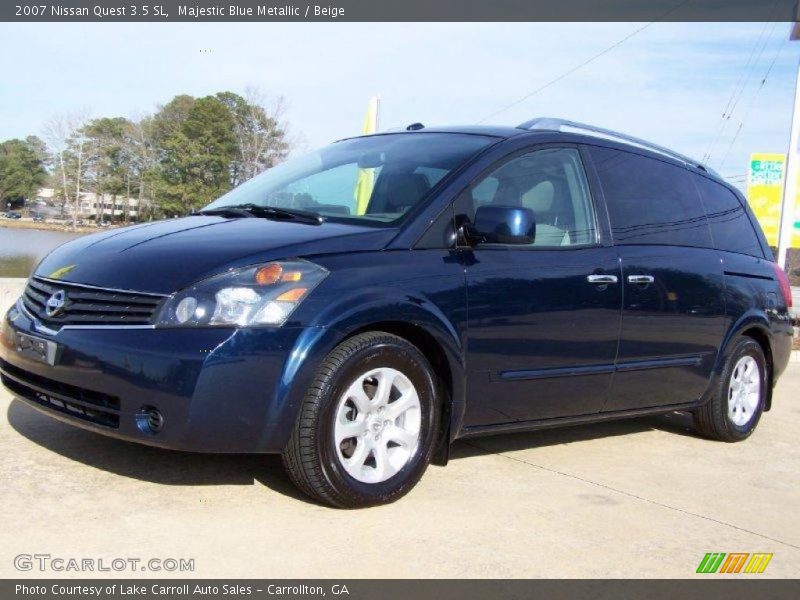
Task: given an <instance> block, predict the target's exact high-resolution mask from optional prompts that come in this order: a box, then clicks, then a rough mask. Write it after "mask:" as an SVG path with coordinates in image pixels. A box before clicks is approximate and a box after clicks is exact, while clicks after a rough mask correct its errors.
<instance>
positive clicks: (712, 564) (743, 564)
mask: <svg viewBox="0 0 800 600" xmlns="http://www.w3.org/2000/svg"><path fill="white" fill-rule="evenodd" d="M771 560H772V554H771V553H770V554H768V553H766V552H754V553H752V554H750V553H749V552H730V553H728V554H726V553H725V552H708V553H706V555H705V556H704V557H703V560H701V561H700V564H699V565H698V567H697V572H698V573H720V574H721V573H763V572H764V571H765V570H766V568H767V565H768V564H769V561H771Z"/></svg>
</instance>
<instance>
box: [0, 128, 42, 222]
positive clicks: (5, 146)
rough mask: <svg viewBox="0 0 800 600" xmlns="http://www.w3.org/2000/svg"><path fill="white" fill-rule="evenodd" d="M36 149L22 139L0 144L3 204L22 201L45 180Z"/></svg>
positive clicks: (0, 197)
mask: <svg viewBox="0 0 800 600" xmlns="http://www.w3.org/2000/svg"><path fill="white" fill-rule="evenodd" d="M37 150H38V148H36V147H35V146H34V145H32V144H31V143H30V142H28V141H23V140H8V141H5V142H3V143H2V144H0V201H1V202H2V205H3V206H5V205H7V204H9V203H14V204H19V203H21V202H23V201H24V200H25V199H26V198H29V197H30V196H33V195H34V194H35V193H36V190H37V189H38V188H39V187H40V186H41V185H42V184H43V183H44V182H45V180H46V178H47V172H46V171H45V169H44V163H43V160H42V159H41V158H40V156H39V155H37Z"/></svg>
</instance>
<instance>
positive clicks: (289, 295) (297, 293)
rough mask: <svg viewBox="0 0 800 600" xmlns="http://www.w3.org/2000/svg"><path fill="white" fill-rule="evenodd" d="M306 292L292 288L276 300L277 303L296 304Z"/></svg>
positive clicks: (305, 290) (304, 289) (303, 289)
mask: <svg viewBox="0 0 800 600" xmlns="http://www.w3.org/2000/svg"><path fill="white" fill-rule="evenodd" d="M307 291H308V290H307V289H306V288H294V289H293V290H289V291H288V292H283V293H282V294H281V295H280V296H278V297H277V298H276V300H277V301H279V302H297V301H298V300H300V298H302V297H303V295H304V294H305V293H306V292H307Z"/></svg>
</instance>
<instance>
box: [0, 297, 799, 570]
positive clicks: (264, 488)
mask: <svg viewBox="0 0 800 600" xmlns="http://www.w3.org/2000/svg"><path fill="white" fill-rule="evenodd" d="M6 289H8V288H6ZM15 289H16V288H14V287H13V286H12V288H11V291H10V292H8V293H5V292H2V291H0V309H2V310H5V307H6V306H7V305H8V302H10V299H11V298H13V297H14V296H15V294H16V293H18V290H17V291H15ZM798 399H800V364H798V363H793V364H792V365H790V369H789V372H788V373H787V374H786V375H784V378H783V379H782V381H781V382H780V384H779V386H778V388H777V391H776V395H775V399H774V407H773V410H772V411H770V412H769V413H767V414H765V415H764V418H763V419H762V422H761V424H760V426H759V428H758V429H757V431H756V432H755V434H754V435H753V436H752V437H751V438H750V439H749V440H747V441H746V442H744V443H740V444H724V443H719V442H712V441H708V440H705V439H701V438H699V437H697V436H696V435H695V434H694V433H693V431H692V425H691V419H690V418H689V417H688V416H687V415H681V414H674V415H669V416H664V417H657V418H641V419H636V420H632V421H619V422H610V423H603V424H597V425H588V426H582V427H575V428H570V429H558V430H547V431H540V432H534V433H522V434H514V435H502V436H495V437H486V438H477V439H471V440H465V441H460V442H457V443H456V444H455V446H454V447H453V451H452V458H451V462H450V464H449V465H448V466H447V467H430V468H429V469H428V471H427V473H426V474H425V476H424V477H423V479H422V481H421V482H420V484H419V485H418V486H417V487H416V488H415V489H414V490H413V491H412V492H411V493H410V494H409V495H408V496H406V497H405V498H403V499H401V500H400V501H398V502H396V503H394V504H392V505H389V506H383V507H378V508H372V509H367V510H359V511H342V510H334V509H330V508H327V507H323V506H319V505H317V504H313V503H311V502H309V501H307V500H306V499H305V498H304V497H303V496H301V495H300V494H298V493H297V492H296V491H295V490H294V488H293V487H292V485H291V484H290V483H289V481H288V479H287V477H286V476H285V475H284V473H283V470H282V468H281V464H280V459H279V458H277V457H273V456H255V455H243V456H215V455H203V454H187V453H179V452H170V451H164V450H158V449H154V448H148V447H144V446H138V445H135V444H130V443H126V442H121V441H117V440H113V439H109V438H104V437H102V436H99V435H96V434H93V433H90V432H86V431H83V430H80V429H77V428H73V427H70V426H69V425H65V424H62V423H59V422H57V421H55V420H53V419H50V418H48V417H47V416H44V415H42V414H40V413H39V412H38V411H36V410H34V409H32V408H30V407H28V406H27V405H25V404H23V403H22V402H20V401H17V400H13V399H12V398H11V396H10V395H9V394H8V393H7V392H6V391H5V390H3V391H0V482H2V485H0V504H1V505H2V507H3V509H4V511H5V515H6V518H5V520H4V525H3V527H2V528H0V577H42V576H49V577H61V576H68V577H81V576H87V575H88V576H97V575H101V576H118V577H119V576H122V577H125V576H127V577H130V576H131V575H132V574H133V573H131V572H130V571H123V572H114V571H109V572H101V573H97V572H95V573H91V572H89V573H80V572H46V573H41V572H38V571H37V570H33V571H29V572H20V571H18V570H17V569H16V568H15V566H14V557H15V556H17V555H20V554H37V553H38V554H49V555H51V556H52V557H63V558H77V559H82V558H91V559H95V560H100V559H103V560H104V561H106V564H109V563H110V561H111V560H112V559H114V558H139V559H141V560H144V561H147V560H148V559H151V558H155V559H167V558H176V559H179V558H185V559H194V565H195V569H194V572H185V573H165V572H142V573H136V575H140V576H145V577H163V576H165V575H169V576H178V577H179V576H193V577H208V578H223V577H264V578H277V577H323V578H351V577H352V578H360V577H415V578H416V577H456V578H460V577H487V578H505V577H548V578H559V577H681V578H683V577H695V576H697V577H700V575H696V574H695V570H696V568H697V566H698V564H699V563H700V561H701V559H702V558H703V556H704V554H705V553H707V552H770V553H773V554H774V557H773V559H772V561H771V562H770V563H769V565H768V567H767V569H766V571H765V573H764V574H763V575H747V576H746V577H800V511H799V510H798V507H800V442H798V424H800V402H799V401H798ZM702 577H720V575H702ZM732 577H745V576H744V575H732Z"/></svg>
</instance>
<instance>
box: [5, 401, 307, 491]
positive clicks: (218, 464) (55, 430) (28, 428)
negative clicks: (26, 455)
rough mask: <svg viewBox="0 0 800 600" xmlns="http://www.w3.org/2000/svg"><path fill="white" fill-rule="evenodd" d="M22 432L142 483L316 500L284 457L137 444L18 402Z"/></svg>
mask: <svg viewBox="0 0 800 600" xmlns="http://www.w3.org/2000/svg"><path fill="white" fill-rule="evenodd" d="M6 416H7V418H8V422H9V424H10V425H11V427H13V428H14V430H15V431H17V433H19V434H21V435H22V436H24V437H25V438H27V439H29V440H30V441H32V442H34V443H35V444H37V445H39V446H41V447H43V448H46V449H47V450H50V451H51V452H55V453H56V454H60V455H61V456H64V457H66V458H69V459H71V460H74V461H77V462H79V463H83V464H85V465H89V466H91V467H95V468H97V469H102V470H104V471H108V472H109V473H114V474H116V475H121V476H123V477H129V478H132V479H138V480H141V481H148V482H152V483H158V484H161V485H175V486H215V485H255V483H261V484H262V485H264V486H266V487H268V488H270V489H272V490H274V491H276V492H278V493H280V494H284V495H286V496H290V497H293V498H296V499H298V500H303V501H305V502H311V500H309V499H308V498H307V497H306V496H304V495H303V494H301V493H300V492H299V491H298V490H297V489H296V488H295V487H294V485H293V484H292V482H291V481H290V480H289V477H288V475H286V472H285V471H284V469H283V465H282V464H281V459H280V456H277V455H271V454H201V453H194V452H179V451H175V450H164V449H162V448H155V447H153V446H145V445H143V444H135V443H132V442H126V441H124V440H118V439H114V438H110V437H105V436H103V435H98V434H96V433H92V432H91V431H86V430H84V429H81V428H79V427H73V426H72V425H68V424H66V423H62V422H60V421H57V420H55V419H52V418H50V417H48V416H46V415H43V414H41V413H40V412H39V411H37V410H36V409H34V408H32V407H30V406H28V405H26V404H25V403H23V402H20V401H19V400H13V401H12V402H11V404H10V405H9V407H8V411H7V414H6Z"/></svg>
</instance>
